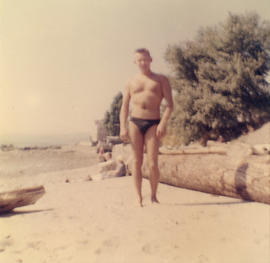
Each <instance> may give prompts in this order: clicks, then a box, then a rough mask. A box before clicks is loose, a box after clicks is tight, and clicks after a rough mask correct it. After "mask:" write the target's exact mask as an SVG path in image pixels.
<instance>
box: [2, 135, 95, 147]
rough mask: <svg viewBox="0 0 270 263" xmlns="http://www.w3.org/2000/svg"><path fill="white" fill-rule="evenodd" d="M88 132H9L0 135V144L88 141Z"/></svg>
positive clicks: (29, 144) (41, 144)
mask: <svg viewBox="0 0 270 263" xmlns="http://www.w3.org/2000/svg"><path fill="white" fill-rule="evenodd" d="M89 138H90V133H86V132H84V133H74V134H48V135H37V134H34V135H30V134H27V135H25V134H24V135H21V134H20V135H19V134H9V135H1V136H0V145H3V144H5V145H8V144H12V145H14V146H16V147H26V146H52V145H66V144H76V143H79V142H82V141H84V142H86V141H89Z"/></svg>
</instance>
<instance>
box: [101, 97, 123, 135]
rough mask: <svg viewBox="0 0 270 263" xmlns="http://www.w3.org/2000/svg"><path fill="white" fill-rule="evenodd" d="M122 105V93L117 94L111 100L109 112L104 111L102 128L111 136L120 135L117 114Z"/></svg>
mask: <svg viewBox="0 0 270 263" xmlns="http://www.w3.org/2000/svg"><path fill="white" fill-rule="evenodd" d="M121 105H122V93H121V92H119V93H118V94H117V95H116V96H115V97H114V99H113V102H112V104H111V108H110V111H106V113H105V117H104V126H105V128H106V130H107V132H108V134H109V135H111V136H118V135H119V133H120V120H119V114H120V109H121Z"/></svg>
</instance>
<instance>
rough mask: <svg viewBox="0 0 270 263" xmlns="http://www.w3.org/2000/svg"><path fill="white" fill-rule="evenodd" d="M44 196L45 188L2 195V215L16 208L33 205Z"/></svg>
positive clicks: (0, 207)
mask: <svg viewBox="0 0 270 263" xmlns="http://www.w3.org/2000/svg"><path fill="white" fill-rule="evenodd" d="M44 194H45V188H44V187H43V186H37V187H32V188H24V189H19V190H13V191H8V192H3V193H0V213H4V212H9V211H11V210H13V209H14V208H16V207H21V206H26V205H32V204H34V203H35V202H36V201H37V200H38V199H40V198H41V197H42V196H43V195H44Z"/></svg>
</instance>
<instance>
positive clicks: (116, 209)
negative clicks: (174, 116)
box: [0, 146, 270, 263]
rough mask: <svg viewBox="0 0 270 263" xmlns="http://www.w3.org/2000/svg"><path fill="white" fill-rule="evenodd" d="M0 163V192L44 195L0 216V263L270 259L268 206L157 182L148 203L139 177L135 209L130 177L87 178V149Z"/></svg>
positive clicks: (4, 158)
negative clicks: (38, 189) (155, 200)
mask: <svg viewBox="0 0 270 263" xmlns="http://www.w3.org/2000/svg"><path fill="white" fill-rule="evenodd" d="M14 155H15V156H16V158H15V159H14ZM12 156H13V158H11V157H12ZM56 156H58V159H57V160H58V161H57V162H56ZM61 156H62V157H61ZM68 156H69V157H68ZM53 159H54V160H55V162H54V163H53V162H52V160H53ZM12 160H13V162H15V161H16V163H17V166H12V165H11V162H12ZM34 160H35V162H34V164H33V161H34ZM76 160H77V162H76ZM79 160H80V161H79ZM0 161H1V163H2V165H1V191H2V190H7V189H14V188H18V187H28V186H36V185H44V187H45V189H46V194H45V195H44V196H43V197H42V198H41V199H40V200H39V201H38V202H37V203H36V204H35V205H31V206H25V207H21V208H17V209H15V210H14V212H12V213H8V214H3V215H1V216H0V229H1V231H0V262H1V263H2V262H3V263H22V262H24V263H37V262H40V263H45V262H47V263H48V262H50V263H51V262H53V263H64V262H65V263H67V262H70V263H92V262H93V263H95V262H97V263H98V262H100V263H103V262H104V263H114V262H115V263H126V262H127V263H128V262H134V263H135V262H136V263H137V262H142V263H144V262H145V263H151V262H155V263H174V262H187V263H189V262H192V263H193V262H194V263H204V262H209V263H216V262H219V263H223V262H224V263H227V262H232V263H234V262H235V263H242V262H243V263H254V262H256V263H268V262H269V261H270V224H269V222H270V207H269V205H265V204H261V203H257V202H246V201H242V200H239V199H234V198H228V197H223V196H214V195H210V194H206V193H201V192H196V191H190V190H186V189H181V188H176V187H172V186H168V185H164V184H160V185H159V190H158V194H159V199H160V202H161V203H160V204H152V203H151V202H150V189H149V182H148V181H147V180H146V179H144V181H143V196H144V200H145V201H144V207H143V208H141V207H138V205H137V203H136V201H135V190H134V186H133V178H132V177H131V176H127V177H122V178H113V179H107V180H103V181H89V180H88V177H89V175H91V173H93V171H94V170H93V164H94V163H96V153H95V149H94V148H91V147H88V146H66V147H64V148H62V149H61V150H46V151H43V152H41V151H32V152H31V151H27V152H22V151H17V152H16V151H13V152H12V151H11V152H4V153H3V152H2V153H1V156H0ZM49 163H50V164H49ZM8 167H10V168H9V169H8ZM4 172H5V173H4ZM3 174H5V176H3ZM67 179H68V183H67V182H66V181H67Z"/></svg>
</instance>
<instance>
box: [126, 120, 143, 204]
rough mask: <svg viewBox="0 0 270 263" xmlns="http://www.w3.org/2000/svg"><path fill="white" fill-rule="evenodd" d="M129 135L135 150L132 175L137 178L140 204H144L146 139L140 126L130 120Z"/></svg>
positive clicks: (136, 185)
mask: <svg viewBox="0 0 270 263" xmlns="http://www.w3.org/2000/svg"><path fill="white" fill-rule="evenodd" d="M129 137H130V141H131V146H132V150H133V156H134V159H133V165H132V175H133V176H134V180H135V187H136V191H137V194H138V198H139V204H140V206H142V169H141V168H142V163H143V145H144V139H143V135H142V134H141V132H140V130H139V128H138V127H137V126H136V124H134V123H133V122H131V121H130V122H129Z"/></svg>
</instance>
